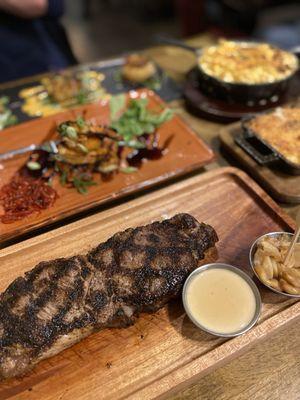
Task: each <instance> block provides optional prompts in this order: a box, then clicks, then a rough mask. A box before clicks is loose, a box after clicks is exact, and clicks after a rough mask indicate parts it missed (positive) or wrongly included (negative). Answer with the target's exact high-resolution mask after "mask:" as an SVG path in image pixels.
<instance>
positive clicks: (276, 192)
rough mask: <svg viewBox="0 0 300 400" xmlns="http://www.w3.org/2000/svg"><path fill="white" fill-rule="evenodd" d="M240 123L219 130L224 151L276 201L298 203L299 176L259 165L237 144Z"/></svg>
mask: <svg viewBox="0 0 300 400" xmlns="http://www.w3.org/2000/svg"><path fill="white" fill-rule="evenodd" d="M241 129H242V128H241V123H240V122H236V123H234V124H230V125H228V126H226V127H224V128H222V129H221V131H220V134H219V138H220V141H221V143H222V145H223V147H224V149H225V150H226V151H227V152H228V153H229V154H230V155H231V156H232V157H234V158H235V159H236V160H237V161H238V163H239V164H241V165H242V166H243V168H245V169H246V171H247V172H248V173H249V174H250V175H251V176H253V178H254V179H255V180H257V181H258V182H259V183H260V184H261V185H262V186H263V187H264V188H265V189H266V190H267V191H268V192H269V193H270V195H271V196H272V197H273V198H274V199H275V200H277V201H280V202H283V203H292V204H299V203H300V176H299V175H289V174H286V173H284V172H283V171H281V170H278V169H274V168H272V167H271V166H268V165H259V164H258V163H257V162H256V161H255V160H254V159H253V158H252V157H250V156H249V154H247V153H246V152H245V151H244V150H243V149H242V148H241V147H240V146H238V144H237V143H235V137H236V136H237V135H239V134H240V133H241Z"/></svg>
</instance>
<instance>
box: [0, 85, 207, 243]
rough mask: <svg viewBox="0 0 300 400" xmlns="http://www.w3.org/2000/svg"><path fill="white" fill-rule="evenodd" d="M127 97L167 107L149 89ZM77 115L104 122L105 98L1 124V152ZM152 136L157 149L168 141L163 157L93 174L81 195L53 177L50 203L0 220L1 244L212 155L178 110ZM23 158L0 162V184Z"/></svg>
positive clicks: (42, 135) (190, 168)
mask: <svg viewBox="0 0 300 400" xmlns="http://www.w3.org/2000/svg"><path fill="white" fill-rule="evenodd" d="M128 97H130V98H137V97H142V98H147V99H148V106H149V108H150V109H152V110H153V109H154V110H156V111H158V110H159V111H160V110H161V109H162V108H164V107H166V104H165V103H164V102H163V101H162V100H161V98H160V97H159V96H157V95H156V94H155V93H154V92H152V91H151V90H147V89H141V90H138V91H131V92H129V94H128ZM82 114H84V116H85V118H86V119H87V120H91V121H94V122H97V123H100V124H107V123H108V122H109V114H110V113H109V104H108V102H107V101H103V102H100V103H96V104H89V105H86V106H82V107H80V108H78V109H74V110H71V111H67V112H64V113H60V114H56V115H54V116H50V117H47V118H40V119H38V120H34V121H31V122H26V123H23V124H20V125H18V126H16V127H12V128H8V129H5V130H4V131H3V132H0V153H5V152H7V151H10V150H14V149H18V148H21V147H25V146H28V145H30V144H32V143H35V144H39V143H43V142H44V141H45V140H49V132H50V133H51V132H53V131H54V132H55V126H56V125H58V124H59V123H61V122H63V121H67V120H70V119H71V120H74V119H76V116H79V115H82ZM54 132H53V133H54ZM157 135H158V138H159V139H158V143H159V146H160V147H162V148H163V147H164V146H165V145H166V146H167V149H166V153H165V154H164V156H163V157H161V158H160V159H158V160H151V161H150V160H149V161H148V162H144V163H143V165H142V166H141V167H140V168H139V169H138V170H137V171H136V172H134V173H131V174H126V173H122V172H119V173H118V174H115V175H114V176H113V177H112V179H110V180H107V179H106V180H103V181H102V180H101V177H100V174H95V181H96V182H97V185H95V186H92V187H90V188H89V192H88V194H86V195H82V194H79V193H77V191H76V190H75V189H72V188H67V187H63V186H61V185H60V183H59V181H58V179H56V180H54V182H53V188H54V189H55V190H56V191H57V194H58V199H57V200H56V202H55V203H54V205H53V206H52V207H50V208H49V209H46V210H43V211H41V212H40V213H38V214H37V213H35V214H32V215H29V216H28V217H26V218H25V219H22V220H20V221H16V222H14V223H11V224H3V223H1V221H0V244H1V243H2V242H4V241H7V240H8V239H11V238H16V237H18V236H19V235H23V234H24V233H26V232H29V231H32V230H34V229H37V228H41V227H44V226H48V225H50V224H53V223H54V222H57V221H61V220H62V219H64V218H67V217H71V216H74V215H76V214H78V213H83V212H86V211H87V210H90V209H92V208H95V207H97V206H99V205H101V204H104V203H108V202H111V201H114V200H116V199H119V198H121V197H124V196H125V195H128V194H133V193H136V192H138V191H141V190H143V189H145V188H149V187H152V186H154V185H157V184H158V183H160V182H164V181H166V180H169V179H171V178H174V177H176V176H181V175H183V174H186V173H188V172H191V171H194V170H195V169H199V168H200V167H202V166H204V165H205V164H207V163H209V162H211V161H212V160H213V159H214V154H213V152H212V150H211V149H210V148H209V147H208V146H207V145H206V144H205V143H204V142H203V141H202V140H201V139H200V138H198V137H197V135H196V133H195V132H194V131H193V130H192V129H191V128H190V127H189V126H188V125H187V124H186V123H185V122H184V121H183V120H182V119H181V118H180V117H179V116H177V115H174V117H173V118H172V119H171V120H169V121H167V122H165V123H164V124H162V125H161V126H160V127H159V129H158V130H157ZM52 138H53V134H52ZM27 158H28V154H27V155H25V156H19V157H14V158H11V159H9V160H6V161H3V162H1V163H0V187H2V185H4V184H5V183H7V182H8V181H9V180H10V178H11V177H12V176H13V175H14V174H15V172H16V171H17V170H18V169H19V168H20V167H21V166H22V165H24V164H25V163H26V160H27ZM1 211H2V210H1V207H0V215H1V214H2V212H1Z"/></svg>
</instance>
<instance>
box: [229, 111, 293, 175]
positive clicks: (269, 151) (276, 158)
mask: <svg viewBox="0 0 300 400" xmlns="http://www.w3.org/2000/svg"><path fill="white" fill-rule="evenodd" d="M252 118H255V116H253V117H248V118H245V119H243V120H242V131H241V133H240V134H239V135H237V136H236V137H235V142H236V143H237V144H238V145H239V146H240V147H241V148H242V149H243V150H244V151H245V152H246V153H247V154H249V155H250V156H251V157H252V158H253V159H254V160H255V161H256V162H257V163H258V164H260V165H268V166H270V167H276V168H277V169H280V170H282V171H283V172H285V173H288V174H290V175H300V164H295V163H293V162H291V161H289V160H288V159H287V158H286V157H285V156H284V155H283V154H281V153H280V152H279V151H278V150H275V149H274V148H273V147H272V146H271V145H270V144H269V143H268V142H266V141H265V140H264V139H262V138H261V137H260V136H259V135H258V134H256V133H255V132H254V131H253V130H252V129H251V128H249V126H247V123H248V122H249V121H250V120H251V119H252Z"/></svg>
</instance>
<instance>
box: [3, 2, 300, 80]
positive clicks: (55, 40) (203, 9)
mask: <svg viewBox="0 0 300 400" xmlns="http://www.w3.org/2000/svg"><path fill="white" fill-rule="evenodd" d="M204 33H205V34H206V35H211V36H212V37H213V38H215V37H220V36H221V37H235V38H239V37H241V38H242V37H252V38H258V39H260V40H265V41H268V42H271V43H274V44H277V45H279V46H281V47H283V48H292V47H293V46H296V45H298V44H300V1H299V0H0V72H1V74H0V81H2V82H5V81H9V80H12V79H17V78H21V77H24V76H29V75H33V74H37V73H40V72H44V71H48V70H59V69H62V68H65V67H67V66H70V65H73V64H76V63H85V62H90V61H95V60H99V59H103V58H109V57H112V56H116V55H120V54H124V53H128V52H130V51H133V50H139V49H144V48H146V47H149V46H151V45H153V44H155V36H156V35H159V34H160V35H164V36H169V37H173V38H177V39H184V38H187V37H190V36H193V35H198V34H204Z"/></svg>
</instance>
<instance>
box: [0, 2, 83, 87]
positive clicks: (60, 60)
mask: <svg viewBox="0 0 300 400" xmlns="http://www.w3.org/2000/svg"><path fill="white" fill-rule="evenodd" d="M63 11H64V4H63V0H0V82H6V81H9V80H12V79H18V78H23V77H26V76H29V75H34V74H38V73H42V72H46V71H51V70H59V69H62V68H66V67H68V66H70V65H73V64H76V59H75V57H74V55H73V53H72V50H71V47H70V45H69V42H68V39H67V36H66V33H65V31H64V28H63V26H62V25H61V24H60V22H59V18H60V17H61V16H62V14H63Z"/></svg>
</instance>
